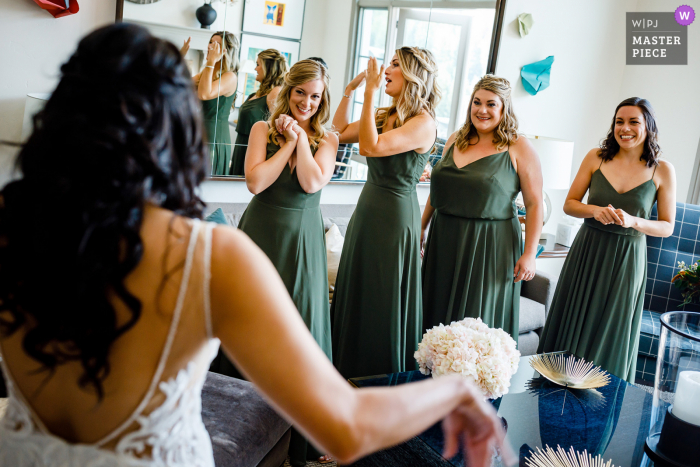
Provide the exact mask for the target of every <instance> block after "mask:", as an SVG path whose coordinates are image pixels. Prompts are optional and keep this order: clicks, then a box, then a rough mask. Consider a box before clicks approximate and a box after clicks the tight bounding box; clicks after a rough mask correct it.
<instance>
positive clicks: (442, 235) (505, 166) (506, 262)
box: [423, 145, 523, 342]
mask: <svg viewBox="0 0 700 467" xmlns="http://www.w3.org/2000/svg"><path fill="white" fill-rule="evenodd" d="M519 192H520V178H519V177H518V174H517V172H516V171H515V168H514V167H513V163H512V161H511V158H510V154H509V152H508V151H504V152H499V153H497V154H492V155H490V156H487V157H484V158H482V159H478V160H476V161H474V162H472V163H470V164H467V165H466V166H464V167H457V165H456V164H455V161H454V145H452V146H451V147H450V148H449V149H448V150H447V152H446V154H445V155H444V157H443V158H442V160H441V161H440V162H439V163H438V164H437V165H436V166H435V168H434V169H433V173H432V176H431V182H430V202H431V205H432V206H433V207H434V208H435V212H434V214H433V218H432V220H431V222H430V231H429V233H428V238H427V241H426V244H425V250H424V256H423V329H424V330H425V329H430V328H432V327H433V326H437V325H439V324H446V325H447V324H450V323H451V322H453V321H459V320H462V319H464V318H481V319H482V321H484V323H486V324H487V325H488V326H490V327H492V328H501V329H503V330H504V331H506V332H507V333H509V334H510V335H511V336H512V337H513V339H514V340H515V341H516V342H517V341H518V324H519V320H518V317H519V311H520V282H514V280H513V270H514V269H515V263H517V261H518V259H519V258H520V256H521V255H522V251H523V247H522V233H521V232H522V231H521V229H520V223H519V222H518V217H517V210H516V207H515V198H516V197H517V196H518V193H519Z"/></svg>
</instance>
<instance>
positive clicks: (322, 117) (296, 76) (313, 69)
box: [267, 60, 331, 150]
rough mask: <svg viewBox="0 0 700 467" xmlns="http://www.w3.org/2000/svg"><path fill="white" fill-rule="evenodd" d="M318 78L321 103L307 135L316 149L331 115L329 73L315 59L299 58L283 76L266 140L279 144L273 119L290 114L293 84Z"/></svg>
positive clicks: (324, 134)
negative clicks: (321, 88) (321, 83)
mask: <svg viewBox="0 0 700 467" xmlns="http://www.w3.org/2000/svg"><path fill="white" fill-rule="evenodd" d="M317 79H320V80H322V81H323V94H322V96H321V103H320V104H319V105H318V109H316V113H315V114H313V115H312V116H311V129H312V130H313V134H311V135H309V144H310V145H311V148H312V149H314V150H315V149H317V148H318V145H319V144H321V141H323V138H325V136H326V129H325V128H324V127H323V125H325V124H326V123H327V122H328V119H329V118H330V116H331V95H330V91H329V88H330V79H331V77H330V75H329V74H328V69H326V67H324V66H323V65H321V64H320V63H318V62H317V61H315V60H300V61H298V62H296V63H295V64H294V66H293V67H292V68H291V69H290V70H289V73H287V74H286V75H285V76H284V84H283V85H282V89H281V90H280V93H279V94H278V95H277V101H275V108H274V110H273V111H272V114H271V115H270V119H269V120H268V124H269V126H270V129H269V131H268V132H267V140H268V142H270V143H275V144H279V143H278V142H277V136H278V135H279V133H278V132H277V127H276V126H275V120H277V118H279V116H280V115H290V116H291V115H292V111H291V107H290V106H289V98H290V96H291V94H292V89H293V88H294V87H295V86H301V85H302V84H306V83H308V82H309V81H314V80H317Z"/></svg>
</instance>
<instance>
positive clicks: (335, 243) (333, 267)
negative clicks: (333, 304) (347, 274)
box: [326, 224, 345, 292]
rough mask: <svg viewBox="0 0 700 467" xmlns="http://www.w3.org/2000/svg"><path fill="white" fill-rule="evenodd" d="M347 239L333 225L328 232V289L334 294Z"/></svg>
mask: <svg viewBox="0 0 700 467" xmlns="http://www.w3.org/2000/svg"><path fill="white" fill-rule="evenodd" d="M344 240H345V239H344V238H343V236H342V235H341V234H340V229H339V228H338V226H337V225H335V224H333V225H331V228H330V229H328V232H326V255H327V256H328V287H329V289H330V290H329V291H330V292H332V291H333V290H334V289H335V278H336V276H337V275H338V265H339V264H340V255H341V253H342V252H343V241H344Z"/></svg>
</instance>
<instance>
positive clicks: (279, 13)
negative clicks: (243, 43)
mask: <svg viewBox="0 0 700 467" xmlns="http://www.w3.org/2000/svg"><path fill="white" fill-rule="evenodd" d="M305 6H306V0H281V1H277V0H245V4H244V6H243V32H252V33H255V34H265V35H267V36H274V37H284V38H286V39H294V40H301V30H302V26H303V25H304V8H305Z"/></svg>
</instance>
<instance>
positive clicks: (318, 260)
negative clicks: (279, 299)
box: [238, 98, 331, 465]
mask: <svg viewBox="0 0 700 467" xmlns="http://www.w3.org/2000/svg"><path fill="white" fill-rule="evenodd" d="M261 100H264V99H263V98H261ZM279 149H280V146H278V145H276V144H274V143H268V144H267V159H269V158H270V157H272V156H274V155H275V153H276V152H277V151H279ZM312 152H313V153H315V151H314V150H312ZM320 204H321V190H319V191H317V192H316V193H306V192H305V191H304V189H303V188H302V187H301V185H300V184H299V179H298V178H297V172H296V168H295V169H294V170H290V168H289V164H287V165H285V167H284V170H282V173H281V174H280V176H279V178H277V180H276V181H275V182H274V183H273V184H272V185H270V186H269V187H268V188H267V189H266V190H264V191H263V192H262V193H258V194H257V195H255V196H254V197H253V199H252V200H251V202H250V204H248V208H247V209H246V210H245V212H244V213H243V216H242V217H241V222H240V223H239V225H238V228H239V229H241V230H242V231H243V232H245V233H246V234H247V235H248V236H249V237H250V238H251V239H252V240H253V241H254V242H255V243H256V245H258V246H259V247H260V249H262V250H263V251H264V252H265V254H266V255H267V257H268V258H270V260H271V261H272V264H274V265H275V268H276V269H277V272H279V274H280V276H281V277H282V281H284V285H285V286H286V287H287V291H288V292H289V295H291V297H292V300H293V301H294V304H295V305H296V307H297V309H298V310H299V313H300V314H301V317H302V319H303V320H304V323H306V326H307V327H308V328H309V330H310V331H311V335H312V336H314V339H316V342H317V343H318V345H319V346H320V347H321V349H322V350H323V351H324V352H325V353H326V355H327V356H328V358H329V359H331V322H330V314H329V310H328V262H327V259H326V239H325V235H324V231H323V218H322V217H321V208H320ZM289 455H290V458H291V460H292V464H293V465H304V463H305V461H306V459H307V458H311V459H316V458H318V457H320V456H321V453H319V452H317V451H316V450H315V449H314V448H313V446H310V445H307V441H306V440H305V439H304V437H303V436H302V435H301V434H300V433H299V432H298V431H296V430H295V429H293V430H292V437H291V440H290V445H289Z"/></svg>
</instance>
